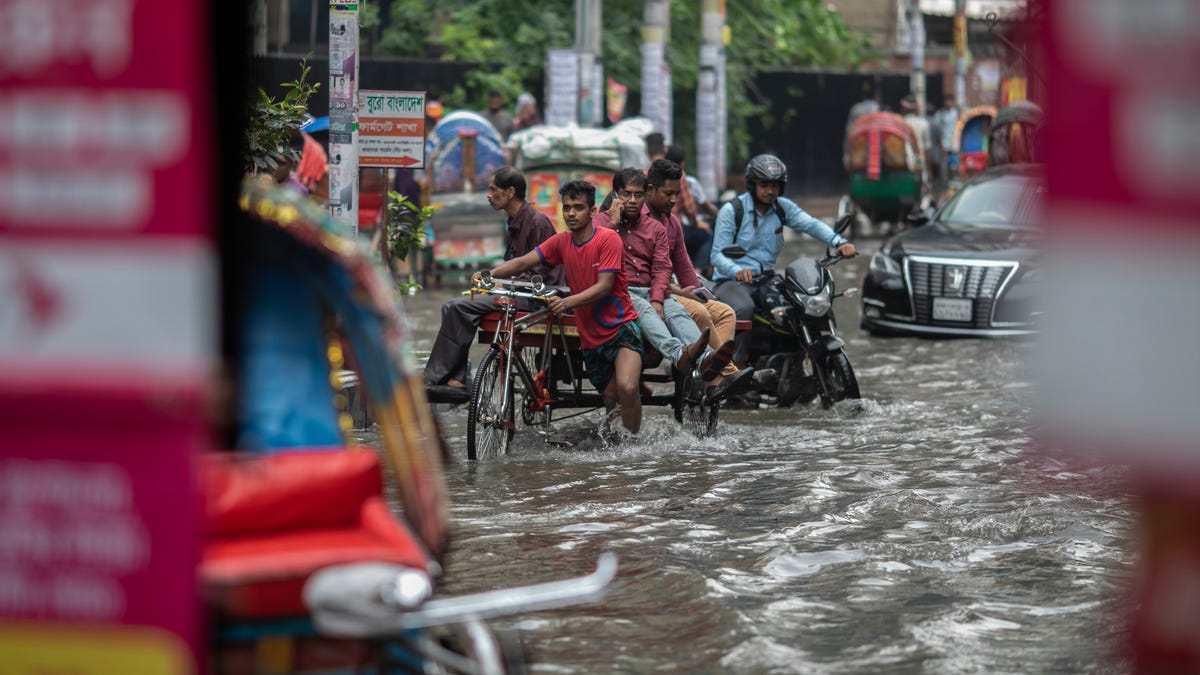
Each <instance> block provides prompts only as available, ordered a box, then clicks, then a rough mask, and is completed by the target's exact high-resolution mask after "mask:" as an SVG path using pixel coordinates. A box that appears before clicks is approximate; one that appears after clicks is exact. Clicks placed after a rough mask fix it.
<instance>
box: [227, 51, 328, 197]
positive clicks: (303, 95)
mask: <svg viewBox="0 0 1200 675" xmlns="http://www.w3.org/2000/svg"><path fill="white" fill-rule="evenodd" d="M311 70H312V67H311V66H309V65H308V58H307V57H305V58H304V60H302V61H301V62H300V77H299V78H297V79H296V80H293V81H292V82H285V83H283V84H282V85H280V86H281V87H283V88H284V89H285V90H286V91H285V93H284V95H283V98H282V99H280V100H278V101H276V100H275V99H273V98H272V97H271V96H270V95H268V94H267V92H266V91H264V90H263V88H262V87H259V88H258V99H257V100H256V101H255V103H254V107H253V109H251V111H250V123H249V124H247V125H246V146H245V154H244V155H243V162H244V163H245V168H246V171H247V172H251V173H263V172H271V171H274V170H275V169H276V168H278V167H279V163H280V161H281V160H284V159H286V160H289V161H293V162H295V161H298V160H299V159H300V153H299V151H297V150H294V149H292V148H291V147H289V145H288V140H289V139H290V138H291V137H292V135H293V134H295V133H296V131H297V130H298V129H300V127H301V125H303V124H304V122H305V113H307V112H308V99H309V98H311V97H312V95H313V94H314V93H316V91H317V89H318V88H319V87H320V86H321V85H320V84H319V83H316V82H308V81H307V78H308V73H309V71H311Z"/></svg>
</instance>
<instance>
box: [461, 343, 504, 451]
mask: <svg viewBox="0 0 1200 675" xmlns="http://www.w3.org/2000/svg"><path fill="white" fill-rule="evenodd" d="M510 376H511V369H510V368H509V367H508V363H507V362H506V361H505V360H504V357H503V355H502V354H501V353H500V352H499V351H497V350H495V349H493V350H491V351H489V352H488V353H487V356H485V357H483V363H480V364H479V370H478V371H477V372H476V373H475V383H474V385H473V386H472V387H471V407H470V409H468V411H467V459H471V460H478V459H492V458H494V457H498V456H499V455H502V454H505V453H507V452H508V445H509V443H510V442H511V441H512V437H513V430H514V428H515V425H514V408H513V392H512V389H513V388H512V387H511V386H509V387H508V396H505V395H504V390H505V386H504V384H505V382H506V381H507V380H508V379H509V377H510Z"/></svg>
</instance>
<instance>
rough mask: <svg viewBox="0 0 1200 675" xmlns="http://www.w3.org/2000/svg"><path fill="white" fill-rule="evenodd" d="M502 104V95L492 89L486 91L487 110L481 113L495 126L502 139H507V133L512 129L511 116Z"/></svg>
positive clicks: (503, 102) (503, 101)
mask: <svg viewBox="0 0 1200 675" xmlns="http://www.w3.org/2000/svg"><path fill="white" fill-rule="evenodd" d="M504 104H505V100H504V95H503V94H501V93H500V92H499V91H497V90H495V89H493V90H491V91H490V92H488V104H487V111H486V112H484V113H483V116H484V117H486V118H487V121H489V122H491V123H492V126H494V127H496V131H498V132H499V133H500V140H502V141H505V140H508V135H509V134H511V133H512V131H513V116H512V113H510V112H508V111H507V110H505V109H504Z"/></svg>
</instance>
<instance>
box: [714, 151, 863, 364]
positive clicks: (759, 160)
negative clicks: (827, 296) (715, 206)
mask: <svg viewBox="0 0 1200 675" xmlns="http://www.w3.org/2000/svg"><path fill="white" fill-rule="evenodd" d="M786 186H787V166H785V165H784V163H783V162H782V161H780V160H779V158H778V157H775V156H774V155H759V156H757V157H755V158H754V159H752V160H750V163H749V164H747V165H746V192H745V193H744V194H741V195H738V196H737V200H738V201H740V202H741V206H742V208H741V211H742V222H741V223H736V222H735V215H734V214H735V212H736V211H737V209H735V208H734V204H733V203H729V204H726V205H724V206H722V207H721V210H720V212H719V213H718V214H717V224H716V227H714V228H713V230H714V231H713V246H712V264H713V280H714V281H716V282H717V286H716V293H717V297H718V298H720V299H721V301H722V302H725V303H726V304H728V305H729V306H731V307H733V311H734V313H735V314H736V315H737V318H738V320H739V321H741V320H750V319H751V318H752V317H753V316H754V299H753V296H752V295H751V293H752V292H753V291H754V290H755V284H754V282H753V280H754V277H755V276H756V275H759V274H762V273H763V272H766V271H768V270H774V269H775V262H776V260H777V259H778V258H779V252H780V250H781V249H782V248H783V228H784V227H790V228H792V229H793V230H795V231H797V232H803V233H804V234H807V235H809V236H810V237H813V238H814V239H817V240H819V241H823V242H825V244H827V245H828V246H830V247H833V248H836V249H837V250H838V253H840V254H842V255H843V256H845V257H847V258H852V257H854V256H855V255H858V252H857V251H855V250H854V244H851V243H850V242H849V241H847V240H846V239H845V238H844V237H842V236H841V235H839V234H837V233H836V232H834V231H833V228H831V227H829V226H828V225H826V224H825V223H823V222H821V221H820V220H818V219H816V218H814V217H812V216H810V215H808V214H807V213H805V212H804V210H803V209H801V208H800V207H799V206H796V202H793V201H792V200H790V199H788V198H787V197H781V196H780V194H782V193H783V189H784V187H786ZM734 244H737V245H738V246H741V247H742V248H743V249H745V251H746V255H745V256H744V257H739V258H736V259H734V258H730V257H729V256H727V255H725V253H724V249H725V248H726V247H727V246H732V245H734ZM749 351H750V331H742V332H741V333H739V334H738V335H737V337H736V338H735V342H734V352H733V360H734V362H735V363H737V365H738V366H739V367H745V366H746V365H747V363H746V361H747V359H748V357H749Z"/></svg>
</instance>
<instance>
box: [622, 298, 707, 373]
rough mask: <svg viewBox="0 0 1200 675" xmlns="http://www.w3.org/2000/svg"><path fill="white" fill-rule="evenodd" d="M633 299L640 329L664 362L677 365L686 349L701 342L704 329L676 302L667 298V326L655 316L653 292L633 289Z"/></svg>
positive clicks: (664, 310)
mask: <svg viewBox="0 0 1200 675" xmlns="http://www.w3.org/2000/svg"><path fill="white" fill-rule="evenodd" d="M629 298H630V299H631V300H633V308H634V309H636V310H637V313H638V326H639V327H640V328H641V329H642V335H643V336H644V337H645V338H646V341H647V342H649V343H650V344H651V345H652V346H653V347H654V348H655V349H657V350H658V353H660V354H662V355H663V358H664V359H666V360H668V361H670V362H671V363H675V362H676V361H677V360H679V354H680V353H681V352H682V351H683V348H684V346H685V345H690V344H692V343H693V342H695V341H696V340H699V339H700V329H699V328H697V327H696V322H695V321H692V315H691V314H688V311H687V310H686V309H684V308H683V305H681V304H679V303H678V302H676V301H675V298H672V297H670V296H667V299H666V301H665V302H663V314H665V315H666V317H667V320H666V322H665V323H664V322H663V320H662V319H660V318H658V312H655V311H654V306H653V305H651V304H650V289H649V288H647V287H645V286H633V287H630V289H629Z"/></svg>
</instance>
